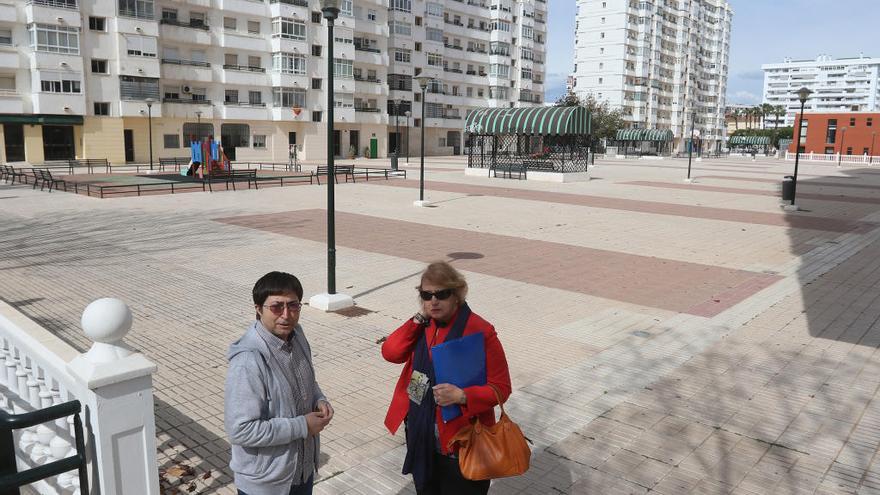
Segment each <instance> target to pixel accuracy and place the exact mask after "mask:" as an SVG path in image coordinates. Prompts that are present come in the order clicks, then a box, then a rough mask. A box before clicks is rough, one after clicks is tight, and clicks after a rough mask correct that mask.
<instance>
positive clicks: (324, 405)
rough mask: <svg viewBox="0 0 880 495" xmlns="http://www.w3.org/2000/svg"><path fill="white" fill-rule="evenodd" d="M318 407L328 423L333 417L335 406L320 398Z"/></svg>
mask: <svg viewBox="0 0 880 495" xmlns="http://www.w3.org/2000/svg"><path fill="white" fill-rule="evenodd" d="M317 409H318V411H317V412H319V413H321V414H323V415H324V416H325V417H326V418H327V422H328V423H329V422H330V420H331V419H333V412H334V411H333V406H331V405H330V403H329V402H327V401H326V400H319V401H318V406H317Z"/></svg>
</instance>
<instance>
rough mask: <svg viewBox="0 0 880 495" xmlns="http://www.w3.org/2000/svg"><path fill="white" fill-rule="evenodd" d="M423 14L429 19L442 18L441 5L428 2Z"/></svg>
mask: <svg viewBox="0 0 880 495" xmlns="http://www.w3.org/2000/svg"><path fill="white" fill-rule="evenodd" d="M425 14H426V15H429V16H431V17H443V4H442V3H434V2H428V4H427V5H426V6H425Z"/></svg>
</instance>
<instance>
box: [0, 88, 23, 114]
mask: <svg viewBox="0 0 880 495" xmlns="http://www.w3.org/2000/svg"><path fill="white" fill-rule="evenodd" d="M22 112H24V100H23V99H22V97H21V95H20V94H18V92H17V91H15V90H14V89H0V113H22Z"/></svg>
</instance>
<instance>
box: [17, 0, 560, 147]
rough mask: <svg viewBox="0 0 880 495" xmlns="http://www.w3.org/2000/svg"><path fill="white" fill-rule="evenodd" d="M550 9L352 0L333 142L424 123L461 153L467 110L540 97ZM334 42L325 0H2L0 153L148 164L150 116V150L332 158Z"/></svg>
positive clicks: (343, 35)
mask: <svg viewBox="0 0 880 495" xmlns="http://www.w3.org/2000/svg"><path fill="white" fill-rule="evenodd" d="M546 18H547V9H546V3H545V2H544V1H537V0H494V3H492V4H491V5H490V4H489V3H487V0H467V1H457V0H452V1H437V2H425V1H423V0H390V3H389V0H358V1H356V2H355V1H353V0H343V2H342V12H341V13H340V16H339V18H338V19H337V21H336V24H335V29H334V73H335V77H334V113H335V133H336V136H335V139H334V143H335V148H334V151H335V153H336V154H337V155H338V156H343V157H348V156H350V155H351V154H356V155H358V156H363V155H365V154H373V153H375V154H376V155H377V156H384V155H386V154H388V153H389V152H391V151H395V150H396V149H397V146H398V139H399V138H398V135H400V136H409V137H410V139H409V141H410V142H411V143H412V146H410V148H411V152H412V153H413V154H415V153H418V150H419V148H418V143H419V137H420V132H421V129H422V127H425V128H426V135H425V137H426V150H427V153H428V154H443V153H450V154H451V153H454V152H460V151H461V142H462V123H463V120H462V119H463V117H464V116H465V115H466V113H467V112H468V111H469V109H471V108H476V107H483V106H519V105H533V104H537V103H540V102H541V101H542V98H543V74H544V65H543V62H544V50H543V46H544V40H545V36H546V34H545V33H546V28H545V20H546ZM326 44H327V27H326V20H324V19H323V17H322V15H321V12H320V3H319V1H318V0H268V1H267V0H177V1H174V0H94V1H89V2H83V1H81V0H27V1H18V0H0V124H2V132H3V141H4V144H5V146H4V147H3V149H2V156H0V159H3V160H5V161H23V160H26V161H29V162H32V163H38V162H41V161H43V160H51V159H62V158H72V157H80V158H108V159H109V160H110V161H111V162H113V163H123V162H132V161H135V162H145V161H147V160H149V152H150V132H149V130H150V129H149V125H150V124H149V122H151V128H152V151H153V156H154V159H158V158H159V157H166V156H167V157H173V156H187V154H188V148H187V144H188V142H189V140H190V139H192V138H193V137H199V136H209V135H211V136H215V137H220V138H221V139H222V142H223V144H224V148H225V150H226V152H227V154H228V155H230V157H231V158H234V159H236V160H254V161H257V160H261V161H283V162H286V161H287V160H288V157H289V150H290V145H292V144H296V145H297V146H298V149H299V158H301V159H310V158H314V159H317V158H322V157H324V156H325V155H326V143H327V136H326V121H325V118H326V112H325V110H326V105H327V81H326V78H327V47H326ZM496 47H497V49H498V52H497V53H496V52H493V51H492V50H493V48H496ZM505 47H506V48H505ZM422 71H424V72H425V73H426V74H428V75H430V76H432V77H434V78H435V80H434V81H433V82H432V84H431V86H430V87H429V89H428V94H427V97H426V102H425V104H426V108H425V113H426V115H425V116H422V115H421V106H420V96H421V95H420V91H419V88H418V87H417V86H418V85H417V84H416V85H415V87H414V86H413V77H414V76H417V75H419V74H420V73H422ZM395 103H396V104H395ZM406 112H410V117H409V118H407V117H406ZM422 122H425V124H424V126H423V125H422ZM398 125H399V126H400V133H399V134H398V133H397V128H398ZM407 127H409V131H410V132H406V129H407ZM399 143H400V145H402V146H403V147H402V148H401V153H405V151H406V149H405V146H406V145H408V144H409V143H408V142H407V140H406V139H400V141H399Z"/></svg>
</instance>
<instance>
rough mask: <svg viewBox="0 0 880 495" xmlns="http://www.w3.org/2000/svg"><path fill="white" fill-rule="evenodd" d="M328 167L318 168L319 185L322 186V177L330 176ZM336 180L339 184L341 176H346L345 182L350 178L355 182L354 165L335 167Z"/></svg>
mask: <svg viewBox="0 0 880 495" xmlns="http://www.w3.org/2000/svg"><path fill="white" fill-rule="evenodd" d="M327 168H328V167H327V166H326V165H325V166H320V165H319V166H318V170H317V172H315V178H316V179H317V180H318V185H320V184H321V176H322V175H329V171H328V170H327ZM333 168H334V172H335V175H336V177H335V179H336V183H337V184H339V174H344V175H345V182H348V178H349V177H351V181H352V182H354V165H335V166H334V167H333Z"/></svg>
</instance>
